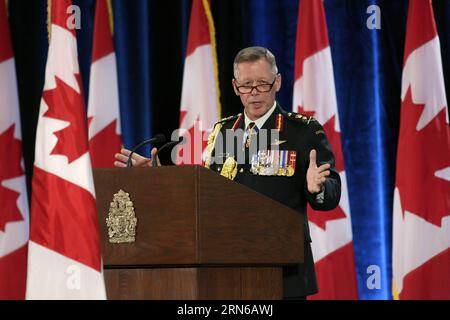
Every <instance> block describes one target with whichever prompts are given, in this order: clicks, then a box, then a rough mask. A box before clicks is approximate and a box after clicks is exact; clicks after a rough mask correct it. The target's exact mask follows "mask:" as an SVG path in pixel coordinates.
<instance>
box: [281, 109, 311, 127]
mask: <svg viewBox="0 0 450 320" xmlns="http://www.w3.org/2000/svg"><path fill="white" fill-rule="evenodd" d="M286 116H287V118H288V119H291V120H295V121H298V122H301V123H304V124H307V125H308V124H310V123H312V122H314V121H316V119H314V117H311V116H305V115H303V114H301V113H296V112H288V113H287V114H286Z"/></svg>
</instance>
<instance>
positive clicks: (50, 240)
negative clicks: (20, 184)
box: [26, 0, 106, 299]
mask: <svg viewBox="0 0 450 320" xmlns="http://www.w3.org/2000/svg"><path fill="white" fill-rule="evenodd" d="M71 5H72V2H71V1H70V0H57V1H52V2H51V40H50V44H49V50H48V58H47V66H46V71H45V85H44V92H43V94H42V100H41V106H40V111H39V120H38V127H37V133H36V148H35V163H34V174H33V183H32V188H33V191H32V200H31V223H30V241H29V248H28V279H27V292H26V297H27V299H105V298H106V293H105V285H104V279H103V274H102V260H101V252H100V237H99V227H98V217H97V210H96V205H95V190H94V183H93V178H92V169H91V160H90V156H89V151H88V131H87V117H86V113H85V108H84V103H83V94H82V86H81V77H80V72H79V67H78V58H77V40H76V33H75V29H72V28H70V27H68V23H69V26H70V22H71V21H72V18H71V17H70V16H69V14H68V13H67V11H69V12H71V10H70V9H68V8H69V6H71Z"/></svg>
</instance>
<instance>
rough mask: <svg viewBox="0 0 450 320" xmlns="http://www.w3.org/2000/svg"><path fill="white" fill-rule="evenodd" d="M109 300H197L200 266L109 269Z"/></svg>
mask: <svg viewBox="0 0 450 320" xmlns="http://www.w3.org/2000/svg"><path fill="white" fill-rule="evenodd" d="M105 283H106V291H107V297H108V300H143V299H145V300H195V299H196V298H197V270H196V269H195V268H168V269H112V270H105Z"/></svg>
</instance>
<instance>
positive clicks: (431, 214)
mask: <svg viewBox="0 0 450 320" xmlns="http://www.w3.org/2000/svg"><path fill="white" fill-rule="evenodd" d="M401 94H402V96H401V98H402V105H401V113H400V133H399V139H398V149H397V173H396V184H395V191H394V210H393V226H394V230H393V258H392V260H393V262H392V264H393V265H392V267H393V278H394V279H393V295H394V298H396V299H450V127H449V123H448V114H447V102H446V98H445V88H444V77H443V72H442V62H441V51H440V44H439V38H438V34H437V31H436V24H435V21H434V15H433V9H432V5H431V1H430V0H414V1H410V2H409V11H408V22H407V28H406V43H405V54H404V64H403V76H402V93H401Z"/></svg>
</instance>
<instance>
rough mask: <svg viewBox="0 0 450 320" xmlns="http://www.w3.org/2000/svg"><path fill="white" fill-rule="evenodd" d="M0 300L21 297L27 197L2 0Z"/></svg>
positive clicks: (27, 218)
mask: <svg viewBox="0 0 450 320" xmlns="http://www.w3.org/2000/svg"><path fill="white" fill-rule="evenodd" d="M0 97H1V102H0V115H1V116H0V201H1V203H0V300H4V299H15V300H17V299H24V298H25V286H26V285H25V284H26V278H27V242H28V222H29V217H28V198H27V190H26V182H25V171H24V169H23V161H22V141H21V140H22V133H21V128H20V115H19V99H18V96H17V81H16V69H15V66H14V56H13V51H12V47H11V39H10V34H9V26H8V17H7V15H6V8H5V1H3V0H0Z"/></svg>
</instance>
